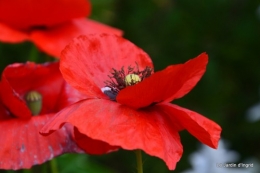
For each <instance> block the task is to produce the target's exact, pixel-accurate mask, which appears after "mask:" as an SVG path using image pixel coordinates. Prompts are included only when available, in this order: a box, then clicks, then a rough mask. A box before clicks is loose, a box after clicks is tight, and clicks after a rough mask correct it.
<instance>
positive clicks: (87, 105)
mask: <svg viewBox="0 0 260 173" xmlns="http://www.w3.org/2000/svg"><path fill="white" fill-rule="evenodd" d="M65 122H68V123H70V124H72V125H73V126H75V127H77V129H78V130H79V132H80V133H82V134H85V135H86V136H88V137H90V138H93V139H97V140H101V141H105V142H107V143H109V144H110V145H113V146H120V147H122V148H124V149H127V150H134V149H142V150H143V151H145V152H146V153H148V154H149V155H152V156H157V157H159V158H161V159H163V160H164V161H165V162H166V164H167V166H168V167H169V169H171V170H172V169H174V168H175V166H176V163H177V162H178V161H179V159H180V157H181V155H182V152H183V150H182V145H181V143H180V137H179V134H178V130H177V129H175V127H174V126H173V124H172V123H171V121H169V119H168V118H167V115H166V114H165V113H163V112H162V113H161V112H159V111H157V109H156V107H150V108H147V109H146V110H133V109H131V108H128V107H126V106H123V105H120V104H118V103H116V102H112V101H110V100H103V99H88V100H82V101H80V102H77V103H75V104H73V105H71V106H69V107H67V108H65V109H63V110H62V111H60V112H59V113H58V114H57V115H56V116H55V117H54V118H53V119H52V120H50V121H49V122H48V123H47V124H46V126H44V127H43V129H42V130H41V133H45V134H46V133H47V134H48V133H50V132H52V131H55V130H57V129H59V128H61V127H62V125H63V124H64V123H65Z"/></svg>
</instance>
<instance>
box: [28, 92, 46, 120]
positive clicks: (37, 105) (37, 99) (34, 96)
mask: <svg viewBox="0 0 260 173" xmlns="http://www.w3.org/2000/svg"><path fill="white" fill-rule="evenodd" d="M25 101H26V104H27V106H28V107H29V109H30V111H31V113H32V114H33V115H38V114H39V113H40V112H41V109H42V95H41V94H40V93H38V92H37V91H29V92H28V93H27V94H26V96H25Z"/></svg>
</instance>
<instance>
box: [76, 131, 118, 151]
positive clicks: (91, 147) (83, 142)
mask: <svg viewBox="0 0 260 173" xmlns="http://www.w3.org/2000/svg"><path fill="white" fill-rule="evenodd" d="M74 140H75V142H76V143H77V145H78V146H79V147H80V148H81V149H83V150H84V151H85V152H86V153H88V154H95V155H100V154H105V153H110V152H112V151H116V150H118V149H119V148H120V147H117V146H111V145H109V144H108V143H106V142H103V141H100V140H95V139H91V138H90V137H88V136H86V135H84V134H82V133H80V132H79V131H78V129H77V128H76V127H75V128H74Z"/></svg>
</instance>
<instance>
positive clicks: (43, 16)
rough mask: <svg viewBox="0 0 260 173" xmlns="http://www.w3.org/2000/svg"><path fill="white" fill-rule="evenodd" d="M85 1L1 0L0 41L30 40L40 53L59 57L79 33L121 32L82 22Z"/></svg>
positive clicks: (86, 6)
mask: <svg viewBox="0 0 260 173" xmlns="http://www.w3.org/2000/svg"><path fill="white" fill-rule="evenodd" d="M90 8H91V7H90V2H89V1H88V0H27V1H26V2H25V1H23V0H12V1H10V0H1V1H0V41H2V42H10V43H18V42H22V41H26V40H31V41H32V42H33V43H35V44H36V45H37V46H38V47H39V48H40V49H41V50H43V51H45V52H46V53H48V54H50V55H52V56H54V57H59V56H60V52H61V50H62V49H63V48H64V47H65V46H66V45H67V44H68V43H69V42H70V41H71V40H72V39H73V38H74V37H77V36H79V35H81V34H89V33H113V34H116V35H122V31H120V30H118V29H115V28H112V27H109V26H106V25H104V24H101V23H98V22H95V21H92V20H90V19H86V18H85V17H86V16H89V14H90Z"/></svg>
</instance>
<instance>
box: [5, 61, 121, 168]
mask: <svg viewBox="0 0 260 173" xmlns="http://www.w3.org/2000/svg"><path fill="white" fill-rule="evenodd" d="M58 67H59V64H58V63H46V64H43V65H37V64H35V63H30V62H28V63H26V64H19V63H16V64H12V65H9V66H8V67H6V68H5V69H4V71H3V74H2V80H1V83H0V141H1V147H0V158H1V159H0V169H15V170H16V169H21V168H30V167H31V166H32V165H35V164H41V163H43V162H45V161H48V160H50V159H52V158H53V157H55V156H57V155H60V154H62V153H65V152H82V150H81V149H79V148H78V147H77V145H76V144H75V142H73V141H74V140H73V139H72V138H74V135H73V126H71V125H69V124H66V125H65V126H64V127H63V128H62V129H60V130H58V131H56V132H55V133H53V134H52V135H50V136H47V137H44V136H42V135H40V134H39V130H40V129H41V128H42V127H43V126H44V124H45V123H46V122H47V121H48V120H49V119H50V118H51V117H53V116H54V115H55V113H57V112H58V111H60V110H61V109H62V108H64V107H66V106H68V105H70V104H71V103H74V102H75V101H78V100H79V99H80V98H81V97H82V94H79V93H78V92H77V91H76V90H75V89H73V88H72V87H70V86H69V85H68V84H67V83H66V82H65V81H64V79H63V78H62V76H61V73H60V71H59V68H58ZM29 94H31V95H29ZM29 96H31V97H29ZM84 97H85V96H84ZM38 101H39V102H38ZM37 103H40V106H41V108H40V109H38V112H37V110H35V109H33V108H39V107H37V106H36V107H35V105H34V104H37ZM35 111H36V112H35ZM32 113H33V114H34V115H32ZM75 138H77V137H75ZM88 141H89V142H88V143H85V145H84V150H85V151H87V152H89V153H91V154H103V153H107V152H109V151H110V150H114V149H116V148H115V147H111V146H109V145H108V144H107V143H105V142H102V141H97V140H88Z"/></svg>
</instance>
